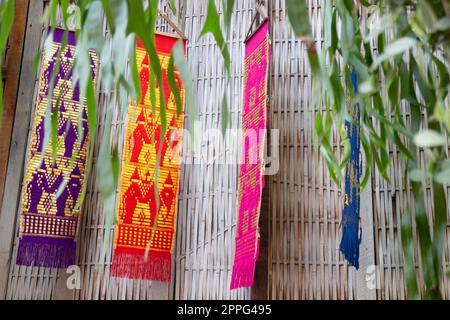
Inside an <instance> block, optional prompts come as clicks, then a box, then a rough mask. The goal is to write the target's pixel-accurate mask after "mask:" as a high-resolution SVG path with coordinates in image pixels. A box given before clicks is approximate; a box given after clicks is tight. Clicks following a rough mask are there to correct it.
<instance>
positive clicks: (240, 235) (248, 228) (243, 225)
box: [230, 20, 270, 289]
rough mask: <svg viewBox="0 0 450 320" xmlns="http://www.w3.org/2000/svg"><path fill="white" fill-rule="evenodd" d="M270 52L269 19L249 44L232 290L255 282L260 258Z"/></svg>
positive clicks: (247, 43) (246, 57) (245, 67)
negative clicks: (256, 266)
mask: <svg viewBox="0 0 450 320" xmlns="http://www.w3.org/2000/svg"><path fill="white" fill-rule="evenodd" d="M269 55H270V39H269V22H268V21H267V20H266V21H265V22H264V23H263V24H262V25H261V26H260V27H259V28H258V30H257V31H256V32H255V33H254V34H253V36H252V37H251V38H250V39H249V40H248V41H247V42H246V45H245V66H244V83H245V87H244V108H243V109H244V110H243V113H242V129H243V131H244V139H243V141H242V142H243V146H242V153H241V164H240V172H239V180H238V220H237V231H236V251H235V257H234V264H233V272H232V276H231V286H230V288H231V289H236V288H241V287H250V286H252V285H253V279H254V273H255V264H256V259H257V257H258V250H259V226H258V221H259V213H260V207H261V195H262V189H263V188H264V175H263V174H264V144H265V133H266V125H267V110H266V109H267V99H268V96H267V84H268V71H269Z"/></svg>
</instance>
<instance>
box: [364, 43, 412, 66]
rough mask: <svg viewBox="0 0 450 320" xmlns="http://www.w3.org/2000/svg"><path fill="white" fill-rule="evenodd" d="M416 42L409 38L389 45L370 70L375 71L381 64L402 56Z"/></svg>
mask: <svg viewBox="0 0 450 320" xmlns="http://www.w3.org/2000/svg"><path fill="white" fill-rule="evenodd" d="M416 43H417V41H416V40H414V39H413V38H411V37H403V38H399V39H396V40H394V41H393V42H391V43H389V44H388V45H387V46H386V47H385V48H384V51H383V52H382V53H381V54H380V55H379V56H378V57H377V58H376V59H375V61H374V63H373V65H372V67H371V69H372V70H375V69H376V68H377V67H378V66H379V65H380V64H381V63H382V62H384V61H386V60H389V59H391V58H392V57H395V56H397V55H399V54H403V53H404V52H406V51H408V50H409V49H411V48H412V47H414V46H415V45H416Z"/></svg>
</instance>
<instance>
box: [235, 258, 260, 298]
mask: <svg viewBox="0 0 450 320" xmlns="http://www.w3.org/2000/svg"><path fill="white" fill-rule="evenodd" d="M254 275H255V261H254V260H253V259H252V258H250V257H247V258H242V259H240V260H238V261H235V263H234V265H233V272H232V278H231V286H230V290H233V289H237V288H247V287H251V286H253V279H254Z"/></svg>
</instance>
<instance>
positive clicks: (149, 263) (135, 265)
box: [111, 252, 172, 282]
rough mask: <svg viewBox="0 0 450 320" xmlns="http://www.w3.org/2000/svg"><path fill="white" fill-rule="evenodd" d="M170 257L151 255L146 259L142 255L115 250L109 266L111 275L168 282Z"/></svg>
mask: <svg viewBox="0 0 450 320" xmlns="http://www.w3.org/2000/svg"><path fill="white" fill-rule="evenodd" d="M171 273H172V258H171V256H170V255H168V257H161V256H153V255H151V254H149V256H148V258H147V260H145V259H144V257H143V256H140V255H135V254H127V253H119V252H116V253H115V254H114V258H113V263H112V267H111V276H113V277H118V278H128V279H142V280H155V281H162V282H170V277H171Z"/></svg>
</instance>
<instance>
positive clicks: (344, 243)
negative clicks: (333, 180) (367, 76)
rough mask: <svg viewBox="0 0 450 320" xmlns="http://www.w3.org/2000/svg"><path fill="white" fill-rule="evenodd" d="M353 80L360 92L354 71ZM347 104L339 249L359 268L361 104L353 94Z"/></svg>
mask: <svg viewBox="0 0 450 320" xmlns="http://www.w3.org/2000/svg"><path fill="white" fill-rule="evenodd" d="M351 80H352V85H353V89H354V92H355V93H357V92H358V86H357V81H356V74H355V73H354V72H353V71H352V73H351ZM347 104H348V108H349V110H350V115H351V117H352V121H351V122H350V121H346V122H345V131H346V132H347V136H348V139H349V141H350V159H349V162H348V163H347V166H346V169H345V170H346V173H345V194H344V210H343V212H342V221H341V226H342V239H341V244H340V246H339V249H340V250H341V252H342V254H343V255H344V257H345V259H346V260H347V261H348V263H349V264H350V265H352V266H354V267H355V268H356V269H358V268H359V244H360V243H361V228H360V212H359V210H360V183H359V180H360V177H361V163H360V126H359V122H360V111H359V104H358V103H355V104H353V105H352V101H351V95H350V94H349V93H348V94H347Z"/></svg>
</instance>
